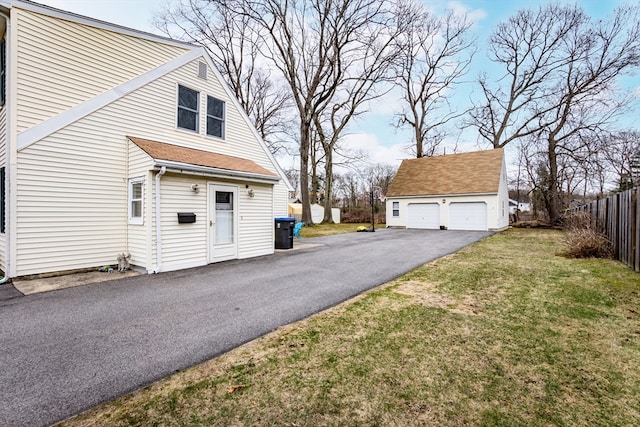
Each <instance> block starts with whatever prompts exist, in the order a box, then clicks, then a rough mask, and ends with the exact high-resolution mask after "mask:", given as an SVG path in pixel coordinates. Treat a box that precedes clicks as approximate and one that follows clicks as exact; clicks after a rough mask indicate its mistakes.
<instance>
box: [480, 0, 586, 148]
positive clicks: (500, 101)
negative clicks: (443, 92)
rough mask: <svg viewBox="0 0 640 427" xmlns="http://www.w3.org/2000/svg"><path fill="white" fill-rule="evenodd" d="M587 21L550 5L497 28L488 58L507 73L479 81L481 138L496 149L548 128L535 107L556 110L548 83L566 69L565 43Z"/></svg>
mask: <svg viewBox="0 0 640 427" xmlns="http://www.w3.org/2000/svg"><path fill="white" fill-rule="evenodd" d="M585 19H586V17H584V15H583V14H582V13H577V14H576V13H573V11H571V10H569V9H567V8H566V7H563V6H560V5H555V4H551V5H547V6H543V7H540V8H539V9H538V10H537V11H533V10H526V9H525V10H520V11H518V12H517V13H516V14H515V15H514V16H512V17H510V18H509V19H508V20H507V22H502V23H500V24H499V25H498V26H497V28H496V29H495V31H494V32H493V34H492V35H491V38H490V40H489V58H490V59H491V61H492V62H494V63H496V64H498V65H499V66H502V67H504V69H505V73H504V74H502V75H500V76H499V77H498V78H497V79H495V80H491V79H489V78H488V76H487V74H486V73H484V74H482V75H481V76H480V78H479V80H478V83H479V85H480V87H481V89H482V95H483V100H482V102H481V103H480V104H479V105H476V107H475V108H474V110H472V113H471V117H472V122H473V124H474V125H475V126H476V127H477V128H478V131H479V133H480V135H481V136H482V137H483V138H484V139H486V140H487V141H488V142H490V143H491V144H492V145H493V147H494V148H501V147H504V146H505V145H507V144H508V143H509V142H511V141H514V140H516V139H519V138H524V137H527V136H529V135H533V134H535V133H537V132H539V130H540V129H541V128H543V127H544V123H540V120H541V117H540V116H539V114H540V113H541V112H540V111H531V106H532V105H535V104H540V105H542V106H543V107H544V106H546V107H547V108H552V107H553V106H549V105H548V103H547V101H546V97H547V96H548V86H547V85H548V79H550V78H553V77H554V76H555V74H554V73H555V72H556V71H557V70H558V69H560V68H562V67H564V66H566V65H567V63H568V60H567V58H565V57H564V56H563V55H560V54H559V52H560V51H561V49H562V45H563V43H564V39H565V37H566V36H567V34H568V33H569V32H570V31H571V29H572V28H575V27H577V26H581V24H582V22H583V21H584V20H585ZM542 113H544V110H543V111H542Z"/></svg>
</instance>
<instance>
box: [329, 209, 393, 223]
mask: <svg viewBox="0 0 640 427" xmlns="http://www.w3.org/2000/svg"><path fill="white" fill-rule="evenodd" d="M375 218H376V224H384V223H385V220H386V215H385V212H384V211H380V212H378V213H376V214H375ZM340 222H344V223H348V224H362V223H370V222H371V207H358V208H347V209H342V212H341V214H340Z"/></svg>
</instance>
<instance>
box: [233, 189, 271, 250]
mask: <svg viewBox="0 0 640 427" xmlns="http://www.w3.org/2000/svg"><path fill="white" fill-rule="evenodd" d="M244 187H245V186H244V185H241V186H240V188H239V190H238V205H239V215H238V258H250V257H254V256H260V255H267V254H272V253H273V251H274V234H273V233H274V231H273V230H274V225H273V219H274V217H273V216H272V215H271V214H270V213H271V212H273V191H272V188H273V186H271V185H258V184H251V185H250V187H251V188H252V189H253V192H254V196H253V197H249V196H248V195H247V190H246V189H245V188H244Z"/></svg>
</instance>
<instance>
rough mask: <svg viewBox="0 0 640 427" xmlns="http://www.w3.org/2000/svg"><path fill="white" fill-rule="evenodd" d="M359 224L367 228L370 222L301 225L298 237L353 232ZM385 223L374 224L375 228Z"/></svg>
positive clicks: (381, 226)
mask: <svg viewBox="0 0 640 427" xmlns="http://www.w3.org/2000/svg"><path fill="white" fill-rule="evenodd" d="M359 226H364V227H367V228H370V227H371V223H370V222H369V223H361V224H344V223H340V224H316V225H312V226H305V227H302V229H301V230H300V237H319V236H329V235H332V234H343V233H355V232H356V231H357V228H358V227H359ZM384 227H385V224H376V229H378V228H384Z"/></svg>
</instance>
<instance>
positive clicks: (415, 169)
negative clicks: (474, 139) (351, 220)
mask: <svg viewBox="0 0 640 427" xmlns="http://www.w3.org/2000/svg"><path fill="white" fill-rule="evenodd" d="M508 200H509V197H508V190H507V174H506V165H505V159H504V150H503V149H501V148H500V149H495V150H485V151H476V152H469V153H459V154H450V155H445V156H434V157H422V158H419V159H409V160H403V162H402V164H401V165H400V168H399V169H398V172H397V174H396V176H395V178H394V179H393V181H392V182H391V185H390V186H389V190H388V192H387V201H386V209H387V226H389V227H403V228H421V229H449V230H479V231H480V230H482V231H486V230H501V229H503V228H506V227H507V226H508V225H509V215H508V213H509V211H508V208H509V206H508Z"/></svg>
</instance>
